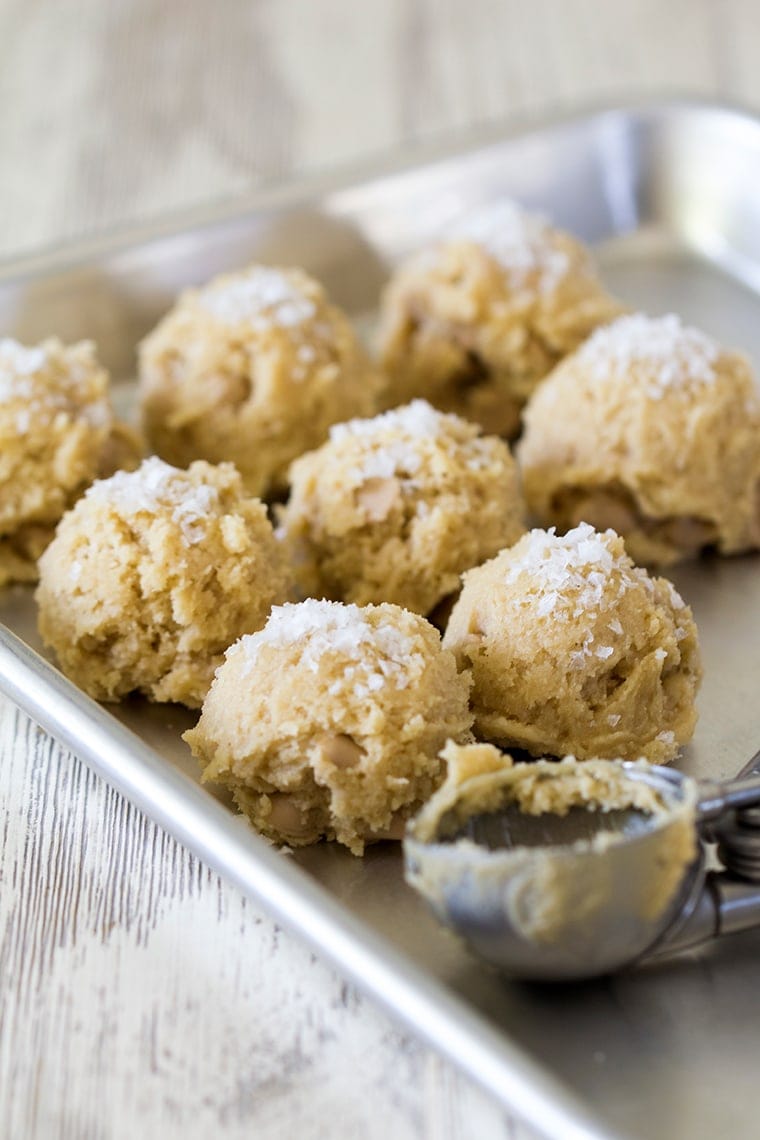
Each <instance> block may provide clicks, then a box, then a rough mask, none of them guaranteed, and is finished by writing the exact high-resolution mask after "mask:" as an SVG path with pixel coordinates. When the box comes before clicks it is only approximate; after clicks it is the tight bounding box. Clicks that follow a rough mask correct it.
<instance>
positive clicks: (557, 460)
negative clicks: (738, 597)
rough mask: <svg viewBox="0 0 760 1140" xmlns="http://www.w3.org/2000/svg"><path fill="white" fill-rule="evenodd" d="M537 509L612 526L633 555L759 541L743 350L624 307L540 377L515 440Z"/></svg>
mask: <svg viewBox="0 0 760 1140" xmlns="http://www.w3.org/2000/svg"><path fill="white" fill-rule="evenodd" d="M518 458H519V462H520V465H521V468H522V473H523V480H524V486H525V493H526V497H527V499H528V503H529V506H530V508H531V510H532V511H533V512H534V513H535V515H536V517H537V519H538V520H539V521H540V522H542V523H544V524H546V525H549V524H555V525H556V526H557V527H558V528H559V529H560V530H566V529H568V528H569V527H572V526H575V525H576V524H577V523H578V522H580V521H581V520H585V521H587V522H590V523H593V524H594V525H595V526H597V527H600V528H601V527H605V526H611V527H613V528H614V529H615V530H616V531H618V533H619V534H622V535H623V537H624V538H625V541H626V547H627V549H628V551H629V553H630V554H631V557H632V558H634V559H636V561H638V562H642V563H648V564H654V565H656V564H660V565H667V564H668V563H672V562H675V561H676V560H678V559H680V558H684V557H688V556H690V555H694V554H696V553H698V551H699V550H701V549H702V548H703V547H705V546H715V547H717V549H718V550H719V551H720V552H721V553H723V554H734V553H737V552H739V551H743V550H749V549H752V548H756V547H757V546H760V400H758V395H757V390H756V388H755V383H754V380H753V377H752V373H751V371H750V368H749V365H748V363H747V360H746V359H745V358H744V357H743V356H742V355H740V354H739V353H736V352H729V351H727V350H725V349H722V348H720V346H719V345H718V344H716V342H715V341H713V340H711V338H709V337H707V336H706V335H705V334H704V333H702V332H700V331H699V330H697V329H694V328H689V327H685V326H684V325H682V323H681V321H680V320H679V318H678V317H676V316H673V315H670V316H666V317H660V318H650V317H646V316H643V315H641V314H637V315H634V316H629V317H623V318H622V319H621V320H619V321H616V322H615V323H614V324H611V325H609V326H608V327H607V328H604V329H600V330H599V331H598V332H597V333H595V334H594V336H593V337H591V339H590V340H589V341H588V342H587V343H586V344H585V345H583V346H582V347H581V348H580V349H579V350H578V351H577V352H576V353H574V354H573V355H572V356H569V357H568V358H567V359H566V360H564V361H563V362H562V364H560V365H559V366H558V367H557V368H556V369H555V371H554V372H553V373H552V374H551V376H549V377H548V378H547V379H546V380H545V381H544V383H543V384H542V385H541V387H540V389H539V390H538V391H537V392H536V394H535V395H534V396H533V398H532V399H531V401H530V403H529V404H528V406H527V408H526V409H525V434H524V436H523V438H522V440H521V442H520V444H519V450H518Z"/></svg>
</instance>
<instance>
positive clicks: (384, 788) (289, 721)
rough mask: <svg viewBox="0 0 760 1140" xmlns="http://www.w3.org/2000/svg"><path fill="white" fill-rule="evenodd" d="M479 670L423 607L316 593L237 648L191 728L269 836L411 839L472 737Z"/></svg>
mask: <svg viewBox="0 0 760 1140" xmlns="http://www.w3.org/2000/svg"><path fill="white" fill-rule="evenodd" d="M469 688H470V680H469V676H467V675H466V674H464V675H463V674H459V673H457V667H456V662H455V660H454V656H453V654H451V653H449V652H448V651H446V650H444V649H442V647H441V641H440V637H439V635H438V633H437V631H436V630H435V629H434V628H433V626H431V625H430V624H429V622H427V621H425V619H424V618H422V617H419V616H418V615H416V614H412V613H409V612H408V611H406V610H403V609H401V608H400V607H398V606H394V605H388V604H383V605H379V606H372V605H370V606H365V607H359V606H355V605H343V604H341V603H339V602H328V601H316V600H314V599H310V600H308V601H305V602H301V603H298V604H297V605H285V606H280V607H276V608H275V609H274V610H273V611H272V614H271V617H270V618H269V621H268V622H267V624H266V626H265V627H264V629H263V630H262V631H261V632H259V633H255V634H253V635H251V636H249V637H243V638H242V639H241V640H240V641H238V642H237V643H236V644H235V645H233V646H231V648H230V649H229V650H228V651H227V654H226V658H225V661H224V664H223V665H222V666H221V668H220V669H219V670H218V672H217V674H216V678H215V679H214V683H213V685H212V686H211V689H210V691H209V694H208V696H207V697H206V700H205V702H204V705H203V711H202V714H201V718H200V721H199V722H198V725H197V727H196V728H194V729H191V730H190V731H189V732H187V733H185V736H184V739H185V740H187V742H188V743H189V744H190V746H191V748H192V750H193V753H194V754H195V756H197V757H198V759H199V760H200V762H201V764H202V765H203V779H204V780H211V781H214V782H215V783H219V784H222V785H224V786H226V787H227V788H229V789H230V790H231V792H232V794H233V796H234V798H235V801H236V803H237V804H238V806H239V808H240V809H241V811H243V812H244V813H245V814H246V815H247V816H248V817H249V818H250V820H251V821H252V823H253V824H254V826H255V827H256V828H257V829H258V830H259V831H261V832H262V833H263V834H264V835H265V836H266V837H267V838H268V839H270V840H272V841H275V842H279V843H286V844H289V845H291V846H294V847H295V846H303V845H305V844H310V843H315V842H317V840H319V839H323V838H324V839H337V840H338V842H340V843H342V844H344V845H345V846H347V847H349V848H350V849H351V851H353V852H354V853H355V854H357V855H360V854H361V853H362V852H363V850H364V846H365V843H367V842H370V841H372V840H376V839H385V838H392V839H400V838H401V834H402V831H403V827H404V824H405V822H406V820H407V819H408V818H409V816H411V815H412V814H414V812H415V811H416V810H417V809H418V808H419V807H420V806H421V804H422V803H424V801H425V800H426V799H427V798H428V796H429V795H430V794H431V793H432V792H433V791H434V789H435V788H436V787H437V786H438V785H439V784H440V782H441V780H442V779H443V776H444V769H445V762H444V761H443V760H442V759H441V757H440V756H439V752H440V750H441V749H442V748H443V746H444V744H445V743H446V741H447V740H448V739H452V740H455V741H457V742H460V743H461V742H465V741H467V740H470V739H471V733H470V726H471V724H472V715H471V713H470V711H469V708H468V694H469Z"/></svg>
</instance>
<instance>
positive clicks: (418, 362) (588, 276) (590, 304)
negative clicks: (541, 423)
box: [380, 201, 623, 438]
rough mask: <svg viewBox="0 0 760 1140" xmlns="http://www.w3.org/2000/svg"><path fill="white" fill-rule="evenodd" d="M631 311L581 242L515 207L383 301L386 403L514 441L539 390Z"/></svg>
mask: <svg viewBox="0 0 760 1140" xmlns="http://www.w3.org/2000/svg"><path fill="white" fill-rule="evenodd" d="M622 311H623V310H622V306H621V305H620V304H619V303H618V302H617V301H615V300H614V299H613V298H611V297H610V296H609V295H608V294H607V293H606V292H605V290H604V288H603V286H602V284H601V283H600V281H599V279H598V277H597V275H596V272H595V269H594V266H593V264H592V261H591V258H590V256H589V253H588V251H587V250H586V248H585V247H584V246H583V245H582V243H581V242H579V241H578V240H577V239H576V238H574V237H571V236H570V235H569V234H567V233H564V232H563V231H562V230H558V229H555V228H554V227H553V226H551V225H549V223H548V222H546V221H545V220H544V219H543V218H542V217H540V216H538V215H534V214H529V213H525V212H524V211H523V210H522V209H521V208H520V207H519V206H517V205H516V204H515V203H514V202H510V201H503V202H499V203H496V204H495V205H492V206H490V207H488V208H487V209H484V210H482V211H480V212H476V213H474V214H472V215H470V216H468V217H467V218H466V219H465V220H464V221H463V222H462V224H460V225H459V226H457V227H455V228H454V229H453V230H452V232H451V233H450V235H449V237H448V238H447V239H446V240H443V241H441V242H439V243H438V244H437V245H436V246H433V247H432V248H429V249H425V250H423V251H421V252H420V253H418V254H417V255H415V256H413V257H412V258H410V259H409V260H408V261H407V262H406V263H405V264H403V265H402V266H401V267H400V268H399V269H398V270H397V271H396V273H395V274H394V275H393V277H392V278H391V280H390V283H389V284H388V286H387V289H386V291H385V294H384V297H383V301H382V321H381V332H380V344H381V358H382V364H383V367H384V369H385V372H386V375H387V389H386V392H385V397H384V400H385V406H386V407H390V406H392V405H393V404H401V403H406V402H407V401H408V400H410V399H412V398H413V397H415V396H422V397H424V398H425V399H427V400H429V401H430V403H431V404H435V405H436V407H439V408H441V409H442V410H443V411H447V412H456V413H458V414H459V415H461V416H464V417H465V418H466V419H470V420H474V421H475V422H476V423H479V424H480V425H481V426H482V427H483V428H484V429H485V430H486V431H488V432H493V433H495V434H497V435H502V436H506V437H507V438H511V437H513V436H515V435H516V434H517V432H518V429H519V426H520V412H521V409H522V407H523V404H524V403H525V401H526V400H527V399H528V397H529V395H530V394H531V392H532V391H533V390H534V388H535V387H536V385H537V384H538V383H539V381H540V380H542V379H543V377H544V376H546V374H547V373H548V372H550V371H551V369H552V368H553V367H554V365H555V364H556V363H557V362H558V361H559V360H561V359H562V357H564V356H565V355H566V354H567V353H568V352H572V350H573V349H575V348H577V347H578V345H579V344H580V343H581V342H582V341H583V340H585V338H586V337H587V336H588V335H589V334H590V333H591V332H593V330H594V329H596V328H597V327H598V326H599V325H601V324H605V323H606V322H607V321H611V320H613V318H615V317H617V316H619V314H620V313H621V312H622Z"/></svg>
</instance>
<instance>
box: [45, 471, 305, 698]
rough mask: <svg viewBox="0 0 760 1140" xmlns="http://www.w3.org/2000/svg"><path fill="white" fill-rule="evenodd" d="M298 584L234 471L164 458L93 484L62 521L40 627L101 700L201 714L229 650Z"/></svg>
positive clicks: (70, 672) (48, 557)
mask: <svg viewBox="0 0 760 1140" xmlns="http://www.w3.org/2000/svg"><path fill="white" fill-rule="evenodd" d="M289 586H290V579H289V573H288V571H287V569H286V566H285V563H284V560H283V557H282V553H281V550H280V546H279V544H278V543H277V541H276V539H275V537H274V534H273V532H272V527H271V524H270V522H269V520H268V518H267V514H266V508H265V507H264V505H263V504H262V503H261V502H260V501H259V500H258V499H253V498H250V497H248V496H247V495H246V493H245V491H244V489H243V486H242V481H241V479H240V476H239V475H238V473H237V471H236V470H235V468H234V467H233V466H232V464H229V463H227V464H221V465H220V466H219V467H212V466H210V465H209V464H208V463H205V462H202V461H199V462H197V463H193V464H192V465H191V466H190V468H189V469H188V470H187V471H179V470H177V469H176V468H173V467H170V466H169V465H168V464H166V463H164V462H163V461H162V460H160V459H157V458H155V457H154V458H152V459H147V460H145V462H144V463H143V464H142V466H141V467H140V468H139V469H138V470H137V471H135V472H132V473H129V474H128V473H126V472H119V473H118V474H116V475H114V476H112V477H111V478H110V479H104V480H100V481H98V482H96V483H94V484H93V485H92V487H91V488H90V489H89V490H88V491H87V492H86V494H85V495H84V497H83V498H82V499H80V500H79V502H78V503H77V505H76V506H75V507H74V509H73V510H72V511H69V512H68V513H67V514H66V515H65V516H64V518H63V519H62V520H61V523H60V525H59V527H58V530H57V532H56V536H55V538H54V540H53V542H52V543H51V544H50V546H49V547H48V549H47V550H46V551H45V554H44V555H43V556H42V558H41V559H40V584H39V587H38V590H37V602H38V605H39V628H40V633H41V635H42V638H43V640H44V641H45V643H46V644H47V645H49V646H51V647H52V648H53V649H54V650H55V653H56V656H57V657H58V661H59V663H60V666H61V668H62V670H63V672H64V673H66V675H67V676H68V677H70V678H71V680H72V681H74V682H75V683H76V684H77V685H79V686H80V688H82V689H84V690H85V692H87V693H89V694H90V695H91V696H93V697H95V698H96V699H97V700H102V701H117V700H120V699H121V698H122V697H124V696H126V695H127V694H128V693H132V692H140V693H144V694H145V695H146V696H148V697H149V698H150V699H151V700H153V701H179V702H180V703H182V704H186V705H189V706H190V707H192V708H197V707H198V706H200V704H201V703H202V701H203V698H204V696H205V694H206V692H207V690H208V687H209V685H210V684H211V679H212V677H213V674H214V670H215V669H216V667H217V665H219V664H220V663H221V661H222V659H223V655H224V651H225V649H227V647H228V646H229V645H230V644H231V643H232V642H233V641H234V640H235V639H236V638H238V637H240V636H241V635H242V634H244V633H251V632H253V631H254V630H256V629H260V628H261V627H262V626H263V625H264V623H265V621H266V619H267V617H268V615H269V611H270V609H271V607H272V605H273V604H275V603H279V602H282V601H284V600H285V599H286V598H287V597H288V596H289V593H290V590H289Z"/></svg>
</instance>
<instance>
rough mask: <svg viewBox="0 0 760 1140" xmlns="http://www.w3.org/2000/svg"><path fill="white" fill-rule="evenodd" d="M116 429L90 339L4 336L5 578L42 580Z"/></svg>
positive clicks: (0, 521) (0, 454)
mask: <svg viewBox="0 0 760 1140" xmlns="http://www.w3.org/2000/svg"><path fill="white" fill-rule="evenodd" d="M114 429H115V425H114V420H113V416H112V412H111V405H110V403H109V396H108V374H107V373H106V372H105V370H104V369H103V368H101V367H100V365H99V364H98V362H97V360H96V357H95V349H94V346H93V345H92V344H91V343H89V341H82V342H81V343H79V344H74V345H71V346H68V347H67V346H65V345H63V344H61V342H60V341H59V340H56V339H51V340H46V341H44V342H43V343H42V344H40V345H38V346H36V347H34V348H26V347H24V346H23V345H20V344H18V342H17V341H15V340H9V339H4V340H0V585H4V584H5V583H7V582H11V581H30V582H31V581H35V580H36V578H37V559H38V558H39V556H40V554H41V553H42V551H43V550H44V549H45V547H46V546H47V544H48V543H49V542H50V540H51V538H52V537H53V532H54V530H55V525H56V523H57V522H58V520H59V519H60V517H61V515H62V514H63V513H64V511H66V510H67V509H68V508H69V507H70V506H72V504H73V503H74V502H75V500H76V499H77V498H78V497H79V496H80V495H81V493H82V491H83V490H84V489H85V487H87V486H88V484H90V483H91V482H92V481H93V479H95V478H96V476H97V475H98V473H99V469H100V467H101V463H102V462H103V461H104V459H105V451H106V448H107V447H108V446H109V440H110V437H111V433H112V431H113V430H114Z"/></svg>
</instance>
